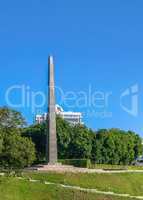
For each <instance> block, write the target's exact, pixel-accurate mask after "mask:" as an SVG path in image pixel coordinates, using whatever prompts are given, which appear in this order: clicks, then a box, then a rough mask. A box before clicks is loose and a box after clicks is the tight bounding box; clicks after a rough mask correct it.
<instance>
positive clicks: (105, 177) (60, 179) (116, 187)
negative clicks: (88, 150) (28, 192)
mask: <svg viewBox="0 0 143 200" xmlns="http://www.w3.org/2000/svg"><path fill="white" fill-rule="evenodd" d="M27 176H30V177H32V178H34V179H39V180H47V181H51V182H54V183H63V184H68V185H74V186H81V187H84V188H95V189H98V190H101V191H112V192H115V193H123V194H124V193H125V194H130V195H135V196H137V195H138V196H139V195H140V196H143V173H121V174H81V173H79V174H72V173H64V174H62V173H61V174H60V173H59V174H58V173H57V174H55V173H43V172H41V173H36V172H35V173H28V174H27Z"/></svg>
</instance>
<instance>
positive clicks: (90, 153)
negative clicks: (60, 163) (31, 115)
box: [23, 117, 142, 165]
mask: <svg viewBox="0 0 143 200" xmlns="http://www.w3.org/2000/svg"><path fill="white" fill-rule="evenodd" d="M46 132H47V127H46V125H45V124H36V125H32V126H30V127H27V128H25V129H24V131H23V135H24V136H26V137H29V138H31V139H32V141H33V142H34V143H35V145H36V150H37V162H39V161H44V160H45V149H46V147H45V146H46V142H45V141H46ZM57 141H58V158H59V159H91V160H92V161H93V162H95V163H96V164H112V165H113V164H114V165H119V164H120V165H129V164H132V162H133V161H134V160H135V159H136V158H137V157H138V156H139V155H141V154H142V140H141V138H140V137H139V136H138V135H137V134H136V133H134V132H132V131H123V130H120V129H100V130H98V131H96V132H93V131H92V130H91V129H88V128H87V127H86V126H83V125H80V124H78V125H75V126H72V125H70V124H69V123H67V122H66V121H65V120H63V119H61V118H59V117H58V118H57Z"/></svg>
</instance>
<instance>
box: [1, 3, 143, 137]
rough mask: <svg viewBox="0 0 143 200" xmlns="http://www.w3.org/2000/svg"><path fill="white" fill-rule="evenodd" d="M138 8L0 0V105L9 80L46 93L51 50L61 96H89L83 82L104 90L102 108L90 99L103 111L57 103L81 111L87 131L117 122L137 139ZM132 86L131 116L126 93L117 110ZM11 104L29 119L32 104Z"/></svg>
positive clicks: (141, 77)
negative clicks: (88, 128)
mask: <svg viewBox="0 0 143 200" xmlns="http://www.w3.org/2000/svg"><path fill="white" fill-rule="evenodd" d="M142 9H143V1H142V0H138V1H134V0H116V1H115V0H108V1H107V0H100V1H97V0H89V1H84V0H78V1H75V0H73V1H67V0H61V1H59V0H55V1H49V0H41V1H40V0H34V1H32V0H31V1H28V0H25V1H18V0H14V1H10V0H5V1H1V3H0V106H3V105H7V102H6V99H5V93H6V91H7V89H8V88H9V87H11V86H12V85H25V86H29V87H30V89H29V91H30V92H37V91H42V92H44V93H45V94H46V91H47V87H46V83H47V57H48V55H49V54H52V55H53V56H54V60H55V82H56V86H57V87H60V88H62V90H63V92H64V94H67V92H69V91H72V92H74V94H75V95H76V98H75V99H73V100H72V104H73V102H74V101H75V102H77V99H78V98H79V92H80V91H83V92H85V93H86V94H88V92H89V91H88V88H89V87H92V92H91V93H92V94H93V93H94V92H98V94H100V95H101V94H102V95H103V94H104V95H107V96H108V94H109V93H110V94H111V95H110V97H109V99H108V106H107V105H106V106H105V107H103V103H104V100H103V99H101V96H100V99H98V100H97V104H98V105H99V104H100V105H101V104H102V108H101V107H100V108H97V107H96V105H95V106H94V105H90V104H87V105H86V106H82V107H81V106H77V105H75V106H73V107H70V106H67V105H66V104H64V102H62V104H63V105H62V106H63V107H64V109H65V110H73V111H80V112H83V114H84V119H83V120H84V122H85V124H86V125H87V126H88V127H91V128H93V129H98V128H111V127H117V128H122V129H127V130H128V129H131V130H134V131H136V132H138V133H139V134H140V135H142V136H143V37H142V36H143V12H142ZM132 86H138V93H137V94H136V95H137V96H136V98H137V100H138V101H137V105H136V104H135V105H134V104H133V106H137V107H138V110H139V111H138V113H136V116H133V115H132V114H130V113H129V112H128V111H127V110H126V111H125V109H124V108H125V107H126V108H127V109H129V107H130V106H131V103H132V101H133V98H131V97H132V96H131V95H127V96H125V97H124V99H123V102H122V104H124V108H123V107H122V106H121V105H120V96H121V95H122V94H123V92H124V91H126V89H128V88H129V89H130V88H131V87H132ZM99 91H100V93H99ZM30 94H31V93H30ZM56 94H57V95H56V101H57V103H59V102H60V95H59V93H58V92H56ZM88 98H89V97H88ZM11 100H12V102H13V103H19V102H20V90H15V92H14V91H13V92H12V94H11ZM36 101H37V102H40V101H41V99H40V97H39V98H37V100H36ZM106 103H107V102H106ZM135 103H136V102H135ZM17 109H18V110H19V111H21V112H22V113H23V114H24V116H25V117H26V119H27V121H28V122H29V123H31V122H32V119H33V115H34V113H33V112H32V110H31V107H26V106H24V107H21V108H17ZM44 111H46V105H45V106H43V107H42V108H41V109H40V110H39V109H38V108H35V112H44ZM103 112H105V113H106V116H105V117H101V116H102V113H103Z"/></svg>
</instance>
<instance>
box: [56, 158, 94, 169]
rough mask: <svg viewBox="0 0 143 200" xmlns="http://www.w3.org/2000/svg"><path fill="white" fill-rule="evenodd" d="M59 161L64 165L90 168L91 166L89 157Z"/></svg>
mask: <svg viewBox="0 0 143 200" xmlns="http://www.w3.org/2000/svg"><path fill="white" fill-rule="evenodd" d="M59 162H60V163H62V164H63V165H72V166H75V167H84V168H89V167H90V166H91V162H90V160H89V159H63V160H59Z"/></svg>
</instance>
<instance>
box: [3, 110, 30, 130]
mask: <svg viewBox="0 0 143 200" xmlns="http://www.w3.org/2000/svg"><path fill="white" fill-rule="evenodd" d="M25 124H26V122H25V120H24V118H23V117H22V115H21V113H20V112H17V111H15V110H12V109H10V108H8V107H1V108H0V129H6V128H7V129H8V128H21V127H23V126H24V125H25Z"/></svg>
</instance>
